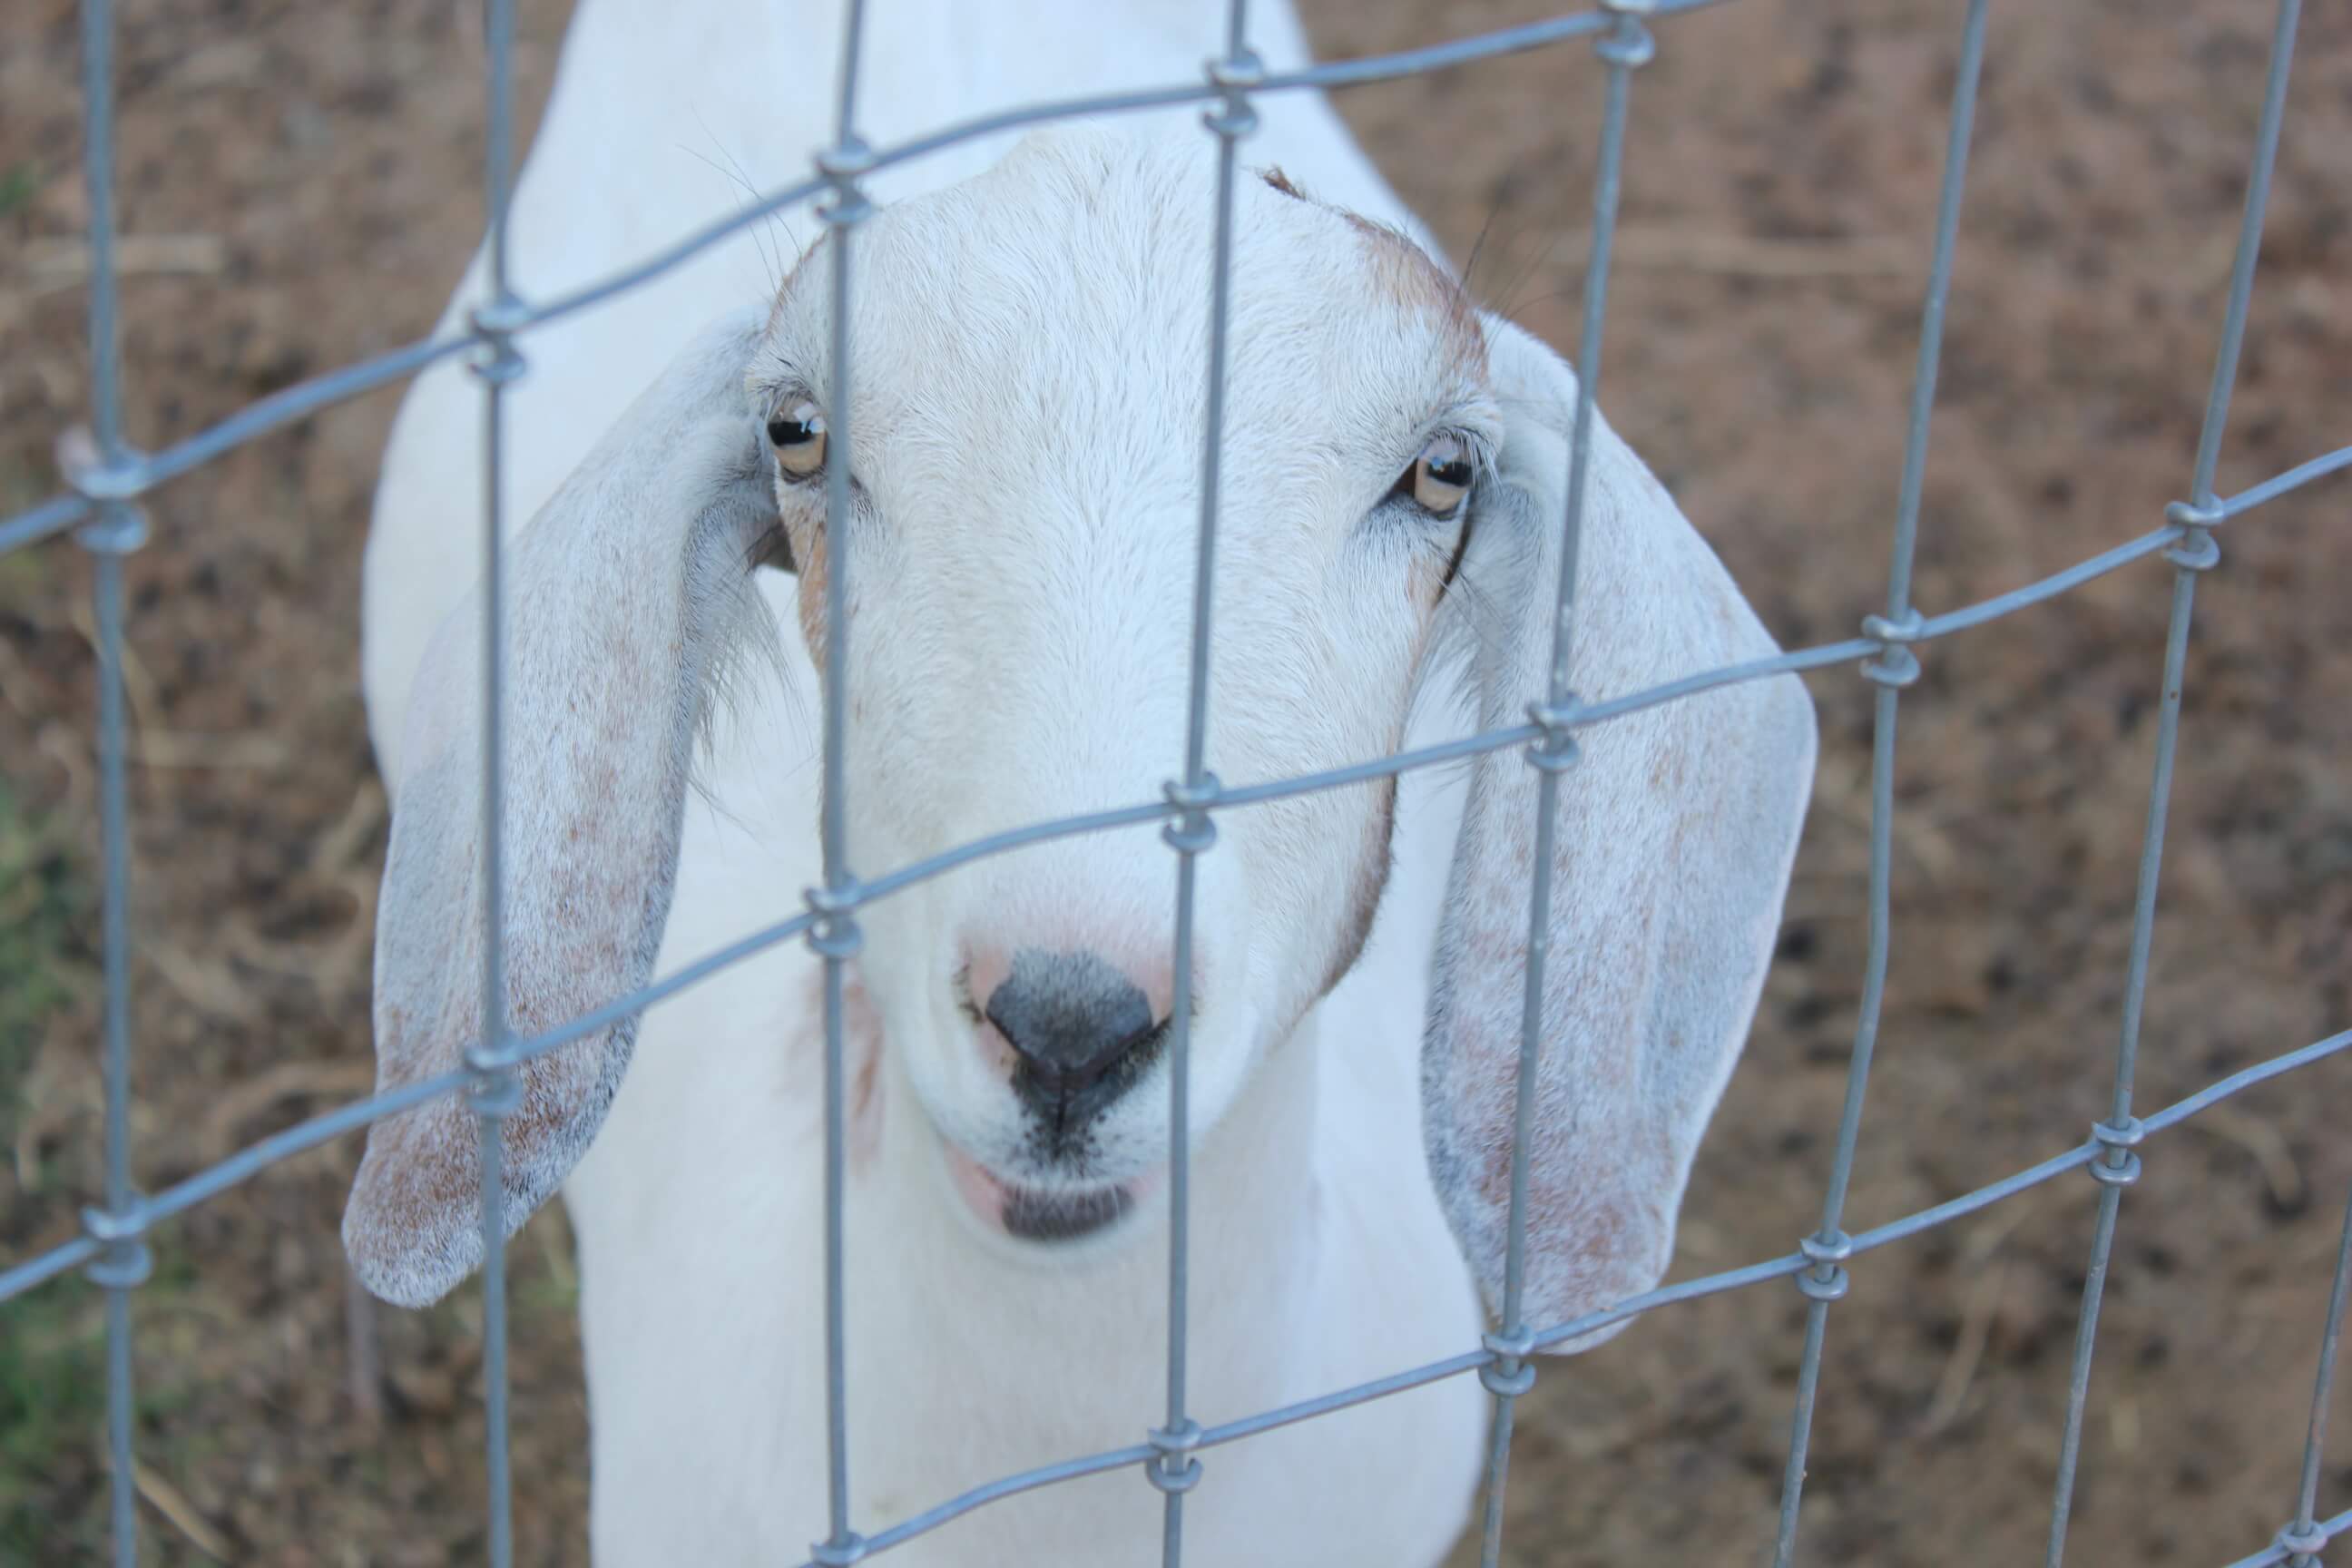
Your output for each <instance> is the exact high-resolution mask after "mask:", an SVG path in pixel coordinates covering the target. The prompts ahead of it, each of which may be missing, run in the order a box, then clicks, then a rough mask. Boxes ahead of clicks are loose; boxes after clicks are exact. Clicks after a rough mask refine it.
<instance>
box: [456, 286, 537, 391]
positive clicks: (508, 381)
mask: <svg viewBox="0 0 2352 1568" xmlns="http://www.w3.org/2000/svg"><path fill="white" fill-rule="evenodd" d="M529 325H530V307H528V306H526V305H525V304H524V303H523V302H522V301H521V300H518V299H516V298H515V297H514V296H513V295H512V294H500V295H499V297H498V298H497V299H495V300H485V301H484V302H483V303H481V304H479V305H477V306H475V307H474V308H473V309H472V310H468V311H467V312H466V326H467V330H469V331H472V333H473V334H474V336H475V337H476V338H477V339H478V340H479V341H480V343H481V348H480V350H479V351H478V352H477V353H475V355H474V357H473V358H472V359H471V360H470V361H469V362H468V363H467V368H468V369H469V370H471V371H472V372H473V373H474V374H475V376H476V378H477V379H478V380H480V381H481V382H483V383H484V384H487V385H490V386H511V385H512V384H514V383H516V382H518V381H520V380H521V379H522V373H523V372H524V371H525V370H526V369H528V368H530V366H529V362H527V361H526V360H525V359H524V358H523V357H522V351H521V350H520V349H518V348H516V347H515V346H514V341H515V334H516V333H518V332H520V331H522V330H523V328H525V327H527V326H529Z"/></svg>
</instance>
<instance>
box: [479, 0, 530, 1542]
mask: <svg viewBox="0 0 2352 1568" xmlns="http://www.w3.org/2000/svg"><path fill="white" fill-rule="evenodd" d="M482 26H483V33H484V38H483V43H484V53H485V56H486V60H487V64H486V89H487V97H488V105H487V110H486V112H487V120H488V124H487V127H486V132H485V135H484V138H483V153H482V206H483V214H484V226H485V229H486V230H487V245H486V249H487V252H488V283H489V300H488V304H487V305H485V306H484V307H483V308H482V309H480V310H477V311H476V312H475V322H476V325H477V326H479V327H482V328H484V329H486V332H487V343H486V348H485V352H484V353H483V354H482V356H481V357H480V358H478V360H477V361H476V363H475V364H474V366H473V369H474V373H475V374H476V376H477V377H478V379H479V381H480V382H481V384H482V759H481V761H482V933H483V934H482V1038H481V1043H480V1045H479V1046H478V1047H476V1051H475V1053H474V1054H472V1055H470V1056H469V1058H468V1061H467V1066H468V1067H469V1068H472V1069H473V1078H472V1080H471V1082H470V1083H469V1084H468V1086H467V1098H468V1100H469V1103H470V1104H471V1105H472V1106H473V1109H474V1114H475V1129H476V1132H477V1134H478V1160H479V1164H480V1169H481V1181H482V1213H481V1222H482V1453H483V1467H484V1477H483V1479H484V1490H485V1492H486V1493H487V1503H486V1510H487V1513H488V1520H487V1528H488V1540H487V1542H485V1548H484V1555H485V1556H486V1557H487V1558H488V1562H489V1563H490V1564H491V1568H509V1564H510V1563H512V1562H513V1560H514V1510H513V1484H512V1477H511V1474H510V1464H509V1448H508V1401H507V1391H508V1374H507V1268H506V1241H507V1202H506V1169H505V1167H506V1118H507V1117H508V1116H509V1114H510V1113H512V1111H513V1110H514V1109H515V1107H516V1106H517V1105H518V1104H520V1100H521V1087H522V1085H521V1079H520V1077H519V1076H518V1074H517V1070H516V1069H515V1068H512V1067H509V1066H505V1065H500V1064H499V1063H497V1062H496V1061H495V1058H494V1057H493V1056H492V1053H495V1052H498V1051H499V1050H501V1049H503V1048H504V1047H505V1046H506V1043H507V1037H508V1032H509V1018H508V1014H507V982H506V850H505V840H506V821H505V817H506V779H505V766H506V662H507V661H506V645H507V627H506V614H507V606H506V549H505V535H506V508H505V489H506V415H507V405H506V394H507V389H508V388H509V387H510V386H511V385H513V384H514V383H515V382H516V381H517V380H518V379H519V378H520V376H521V374H522V370H523V363H522V359H521V356H520V354H519V353H516V351H515V348H514V342H513V338H512V336H511V332H510V330H509V323H510V322H511V321H512V320H513V317H514V315H515V313H516V305H517V301H516V300H515V298H514V290H513V288H512V280H511V277H510V269H509V255H508V246H507V239H508V235H507V213H508V202H509V195H510V194H511V185H512V174H513V162H514V158H513V143H514V0H489V3H488V5H487V6H485V7H484V11H483V16H482Z"/></svg>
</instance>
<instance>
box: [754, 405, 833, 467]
mask: <svg viewBox="0 0 2352 1568" xmlns="http://www.w3.org/2000/svg"><path fill="white" fill-rule="evenodd" d="M768 439H769V440H770V441H771V442H772V443H773V444H774V446H775V448H776V463H777V465H778V466H779V467H781V468H782V469H783V470H784V477H785V478H786V479H810V478H813V477H814V475H815V474H816V473H817V472H818V471H819V470H821V469H822V468H824V416H822V415H820V414H818V413H817V411H816V407H815V405H814V404H807V403H803V404H801V405H798V406H797V407H795V408H793V411H792V412H791V413H789V414H782V415H778V416H776V417H775V418H773V419H771V420H769V421H768Z"/></svg>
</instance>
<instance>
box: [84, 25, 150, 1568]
mask: <svg viewBox="0 0 2352 1568" xmlns="http://www.w3.org/2000/svg"><path fill="white" fill-rule="evenodd" d="M81 86H82V180H83V185H84V189H85V192H86V195H87V198H88V201H89V361H90V368H89V403H90V409H89V412H90V436H91V444H92V445H93V446H94V447H95V448H96V450H95V452H94V453H92V454H90V455H89V460H90V461H92V462H94V463H95V464H96V465H97V467H98V468H100V469H109V468H117V467H119V466H121V465H122V464H123V463H125V462H126V460H127V459H128V458H129V452H128V449H127V447H125V445H124V442H123V438H122V395H121V330H120V326H119V324H118V316H117V300H118V293H117V289H118V285H119V282H120V279H119V277H118V275H117V272H116V261H115V245H114V16H113V11H112V8H111V6H110V4H109V0H82V5H81ZM145 531H146V530H145V522H144V520H143V518H142V514H141V513H140V512H139V511H138V510H136V509H135V508H134V507H132V506H131V505H130V504H129V503H127V502H126V501H123V500H106V501H102V502H101V503H100V507H99V510H98V516H97V518H96V520H95V521H92V522H91V523H90V524H89V525H88V526H87V527H85V528H84V529H83V531H82V532H81V535H80V539H81V543H82V545H83V547H84V549H85V550H86V551H88V552H89V556H90V566H91V573H90V615H91V620H92V623H93V626H94V629H95V631H96V633H97V643H98V672H97V673H98V763H99V837H100V858H101V859H102V861H103V878H104V891H103V894H102V895H101V896H102V899H103V905H104V913H103V916H102V920H103V933H102V939H101V940H102V942H103V946H104V958H103V963H104V967H105V1003H104V1008H105V1024H104V1028H105V1065H104V1068H103V1074H102V1076H103V1078H104V1080H105V1091H104V1092H105V1097H106V1112H105V1115H106V1121H105V1126H106V1154H105V1158H106V1192H105V1196H106V1206H105V1209H104V1210H103V1212H93V1213H91V1214H90V1215H86V1216H85V1220H84V1223H85V1225H86V1226H88V1227H89V1229H90V1230H91V1232H92V1233H93V1234H94V1235H96V1236H98V1237H100V1238H101V1239H103V1240H105V1241H106V1242H107V1243H108V1245H107V1247H106V1250H105V1251H104V1252H103V1253H101V1254H100V1257H99V1258H98V1259H97V1261H95V1262H94V1263H93V1264H92V1265H91V1266H90V1268H89V1278H90V1279H91V1280H92V1281H93V1282H94V1283H96V1284H97V1285H99V1286H100V1288H101V1289H103V1290H104V1291H105V1292H106V1433H107V1454H108V1466H109V1468H110V1471H111V1474H110V1477H109V1481H108V1497H107V1502H108V1516H109V1529H110V1537H111V1540H112V1544H113V1549H114V1561H115V1563H116V1564H117V1565H118V1568H135V1565H136V1564H137V1563H138V1561H139V1501H138V1489H137V1488H138V1479H137V1475H138V1472H137V1459H136V1456H135V1454H134V1452H133V1448H134V1438H135V1436H136V1433H135V1429H134V1428H135V1423H136V1422H137V1419H138V1409H137V1403H136V1400H135V1398H134V1396H133V1387H132V1366H131V1291H132V1290H133V1289H137V1288H138V1286H139V1285H140V1283H141V1282H142V1281H143V1280H144V1279H146V1278H147V1275H148V1272H149V1267H150V1265H149V1254H148V1250H147V1246H146V1243H145V1240H144V1228H145V1227H144V1222H143V1220H142V1218H140V1217H139V1215H137V1213H136V1209H135V1205H136V1201H137V1194H136V1193H135V1192H134V1190H133V1188H132V1186H131V830H130V799H129V790H128V787H127V779H126V772H127V758H126V756H125V751H124V747H125V741H126V734H125V719H124V713H123V688H122V647H123V637H122V609H123V594H122V561H123V556H124V555H125V554H127V553H128V552H131V550H134V549H136V548H138V546H139V544H140V543H141V542H142V541H143V539H144V536H145Z"/></svg>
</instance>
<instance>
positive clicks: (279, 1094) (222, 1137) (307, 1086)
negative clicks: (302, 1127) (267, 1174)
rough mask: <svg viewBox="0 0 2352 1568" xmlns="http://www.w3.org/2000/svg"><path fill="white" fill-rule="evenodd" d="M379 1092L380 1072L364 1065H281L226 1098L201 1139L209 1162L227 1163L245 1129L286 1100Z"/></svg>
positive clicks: (209, 1119)
mask: <svg viewBox="0 0 2352 1568" xmlns="http://www.w3.org/2000/svg"><path fill="white" fill-rule="evenodd" d="M374 1087H375V1067H374V1065H373V1063H370V1062H362V1061H296V1062H280V1063H278V1065H277V1066H276V1067H274V1068H269V1069H268V1070H267V1071H265V1072H262V1073H259V1074H257V1075H256V1076H255V1077H252V1078H249V1079H245V1080H244V1081H243V1082H242V1083H240V1084H238V1085H237V1086H236V1088H235V1089H230V1090H229V1091H228V1092H227V1093H226V1094H224V1095H222V1096H221V1097H220V1099H219V1100H217V1101H216V1102H215V1104H214V1106H213V1108H212V1110H210V1111H209V1112H208V1113H206V1115H205V1121H204V1126H203V1129H202V1131H201V1134H200V1137H199V1140H198V1147H199V1148H200V1149H201V1150H202V1151H203V1154H204V1158H205V1161H206V1162H208V1163H209V1162H212V1161H215V1160H225V1159H226V1158H227V1157H228V1156H229V1155H230V1154H232V1153H234V1152H236V1149H237V1147H238V1145H239V1144H240V1143H242V1142H244V1135H245V1127H246V1124H247V1122H249V1121H252V1120H253V1119H254V1118H255V1117H257V1116H259V1115H260V1114H261V1113H262V1112H263V1111H265V1110H268V1109H270V1107H272V1106H274V1105H276V1104H278V1101H280V1100H342V1099H345V1098H347V1097H349V1096H351V1095H355V1094H365V1093H366V1092H367V1091H368V1090H370V1089H373V1088H374Z"/></svg>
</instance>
